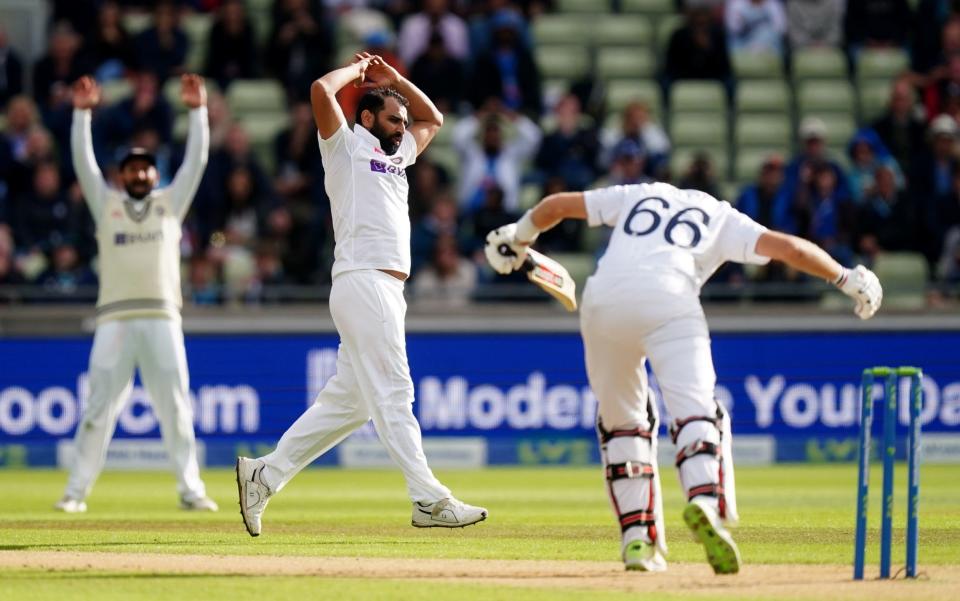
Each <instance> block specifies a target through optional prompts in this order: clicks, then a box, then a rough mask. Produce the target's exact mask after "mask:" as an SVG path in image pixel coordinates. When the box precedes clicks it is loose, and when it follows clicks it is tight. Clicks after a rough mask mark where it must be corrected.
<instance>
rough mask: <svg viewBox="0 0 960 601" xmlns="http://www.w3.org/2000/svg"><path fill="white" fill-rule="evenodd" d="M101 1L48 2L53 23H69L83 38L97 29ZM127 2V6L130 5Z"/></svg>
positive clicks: (69, 0) (50, 0) (55, 0)
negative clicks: (98, 9)
mask: <svg viewBox="0 0 960 601" xmlns="http://www.w3.org/2000/svg"><path fill="white" fill-rule="evenodd" d="M100 2H101V0H47V2H45V3H44V4H49V5H50V7H51V8H52V14H51V15H50V22H51V23H60V22H64V21H65V22H67V23H70V26H71V27H73V30H74V31H76V32H77V34H78V35H80V36H81V37H84V38H86V37H88V36H89V35H91V34H92V33H93V32H94V31H96V27H97V6H98V5H99V4H100ZM130 3H131V2H130V0H125V4H128V5H129V4H130Z"/></svg>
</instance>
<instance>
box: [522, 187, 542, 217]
mask: <svg viewBox="0 0 960 601" xmlns="http://www.w3.org/2000/svg"><path fill="white" fill-rule="evenodd" d="M541 191H542V188H541V187H540V185H539V184H524V185H523V187H522V188H520V210H521V211H526V210H527V209H532V208H533V207H534V205H536V204H537V203H538V202H540V199H541V198H542V194H541Z"/></svg>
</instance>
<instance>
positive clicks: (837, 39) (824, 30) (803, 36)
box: [787, 0, 847, 50]
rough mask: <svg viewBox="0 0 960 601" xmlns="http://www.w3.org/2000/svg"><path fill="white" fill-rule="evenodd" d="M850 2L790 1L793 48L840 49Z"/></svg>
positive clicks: (789, 28) (838, 0)
mask: <svg viewBox="0 0 960 601" xmlns="http://www.w3.org/2000/svg"><path fill="white" fill-rule="evenodd" d="M846 4H847V0H787V37H788V38H789V40H790V47H791V48H793V49H794V50H799V49H801V48H817V47H820V48H839V47H840V44H841V43H843V15H844V11H845V10H846Z"/></svg>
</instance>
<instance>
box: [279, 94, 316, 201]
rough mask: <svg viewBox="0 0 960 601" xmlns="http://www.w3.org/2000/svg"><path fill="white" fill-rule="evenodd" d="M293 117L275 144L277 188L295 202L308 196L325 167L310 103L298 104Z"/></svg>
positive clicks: (292, 113) (281, 194)
mask: <svg viewBox="0 0 960 601" xmlns="http://www.w3.org/2000/svg"><path fill="white" fill-rule="evenodd" d="M290 115H291V121H290V127H288V128H287V129H285V130H283V131H282V132H280V133H279V134H277V137H276V139H275V140H274V142H273V154H274V157H275V164H276V165H277V178H276V180H275V182H274V186H275V188H276V190H277V192H278V193H279V194H280V196H282V197H284V198H287V199H295V198H301V197H304V196H305V195H307V194H308V192H309V191H310V184H311V180H312V178H313V177H314V176H316V175H319V174H322V172H323V167H322V166H321V165H320V147H319V146H318V145H317V127H316V125H315V124H314V122H313V112H312V110H311V109H310V104H308V103H306V102H298V103H296V104H295V105H294V106H293V108H292V110H291V111H290ZM318 169H319V172H318Z"/></svg>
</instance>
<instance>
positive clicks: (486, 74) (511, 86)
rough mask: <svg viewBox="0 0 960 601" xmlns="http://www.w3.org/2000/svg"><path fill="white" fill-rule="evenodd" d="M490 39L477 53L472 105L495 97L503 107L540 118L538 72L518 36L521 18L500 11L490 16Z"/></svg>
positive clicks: (480, 105) (506, 11) (478, 104)
mask: <svg viewBox="0 0 960 601" xmlns="http://www.w3.org/2000/svg"><path fill="white" fill-rule="evenodd" d="M490 25H491V29H492V31H493V38H492V43H491V45H490V48H489V50H488V51H487V52H485V53H483V54H481V55H479V56H478V57H477V59H476V62H475V64H474V69H473V78H472V80H471V85H470V89H471V90H472V92H473V93H472V102H473V105H474V106H475V107H482V106H483V105H484V104H485V103H486V102H487V100H488V99H490V98H497V99H499V100H500V102H501V103H503V105H504V106H505V107H507V108H508V109H510V110H513V111H522V112H524V113H526V114H527V115H528V116H530V117H533V118H539V116H540V113H541V112H542V111H543V98H542V96H541V90H540V71H539V69H537V64H536V62H534V60H533V55H532V54H531V53H530V50H528V49H527V48H526V47H525V46H524V45H523V42H522V40H521V37H520V33H521V29H522V27H523V18H522V17H521V16H520V15H519V14H517V13H515V12H513V11H512V10H501V11H498V12H497V13H495V14H494V15H493V16H492V17H491V19H490Z"/></svg>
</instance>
